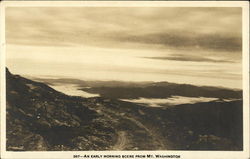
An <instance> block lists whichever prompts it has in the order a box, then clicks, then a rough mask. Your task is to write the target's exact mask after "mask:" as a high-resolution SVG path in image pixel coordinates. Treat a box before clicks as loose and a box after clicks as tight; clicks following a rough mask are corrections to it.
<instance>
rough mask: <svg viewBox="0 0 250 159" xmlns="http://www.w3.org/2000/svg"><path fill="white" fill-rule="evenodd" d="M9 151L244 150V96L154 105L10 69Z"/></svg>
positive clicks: (8, 84) (8, 101) (8, 105)
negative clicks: (88, 93)
mask: <svg viewBox="0 0 250 159" xmlns="http://www.w3.org/2000/svg"><path fill="white" fill-rule="evenodd" d="M6 72H7V73H6V81H7V83H6V86H7V90H6V93H7V110H6V113H7V114H6V115H7V120H6V122H7V123H6V124H7V150H9V151H34V150H36V151H50V150H64V151H65V150H68V151H73V150H75V151H78V150H166V149H168V150H242V100H238V101H231V102H225V101H214V102H204V103H197V104H185V105H177V106H175V107H167V108H164V107H163V108H152V107H147V106H143V105H137V104H134V103H130V102H124V101H120V100H118V99H109V98H105V97H94V98H82V97H74V96H67V95H65V94H63V93H60V92H57V91H55V90H54V89H52V88H50V87H48V86H47V85H46V84H43V83H40V82H35V81H32V80H28V79H26V78H23V77H21V76H18V75H12V74H11V73H10V72H9V71H8V70H7V71H6Z"/></svg>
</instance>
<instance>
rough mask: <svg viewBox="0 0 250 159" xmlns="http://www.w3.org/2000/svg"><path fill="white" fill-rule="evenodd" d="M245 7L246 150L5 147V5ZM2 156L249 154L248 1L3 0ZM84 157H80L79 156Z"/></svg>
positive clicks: (228, 157)
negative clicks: (23, 149) (17, 149)
mask: <svg viewBox="0 0 250 159" xmlns="http://www.w3.org/2000/svg"><path fill="white" fill-rule="evenodd" d="M35 6H39V7H41V6H44V7H45V6H46V7H242V19H243V20H242V22H243V24H242V27H243V28H242V37H243V49H242V51H243V56H242V58H243V60H242V61H243V62H242V63H243V64H242V65H243V67H242V68H243V87H242V88H243V103H244V106H243V116H244V120H243V126H244V128H243V130H244V133H243V138H244V148H243V149H244V151H70V152H68V151H67V152H66V151H49V152H48V151H47V152H42V151H33V152H9V151H8V152H7V151H6V150H5V148H6V144H5V143H6V133H5V131H3V130H6V125H5V121H6V111H5V110H6V100H5V99H6V92H5V8H6V7H35ZM0 20H1V28H0V29H1V45H0V47H1V48H0V49H1V54H0V60H1V100H0V101H1V158H8V159H10V158H11V159H15V158H25V159H28V158H32V159H33V158H51V159H52V158H60V159H64V158H73V155H84V154H89V155H90V154H94V155H98V154H99V155H101V154H102V155H103V154H107V155H108V154H111V155H117V154H119V155H123V154H124V155H126V154H127V155H131V154H165V155H181V158H185V159H205V158H209V159H211V158H217V159H219V158H225V159H247V158H249V142H250V141H249V3H248V2H244V1H168V2H166V1H8V2H6V1H4V2H1V19H0ZM80 159H81V158H80Z"/></svg>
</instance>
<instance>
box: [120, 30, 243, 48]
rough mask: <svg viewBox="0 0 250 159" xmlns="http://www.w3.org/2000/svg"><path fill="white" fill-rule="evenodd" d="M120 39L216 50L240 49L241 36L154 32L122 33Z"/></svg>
mask: <svg viewBox="0 0 250 159" xmlns="http://www.w3.org/2000/svg"><path fill="white" fill-rule="evenodd" d="M117 39H118V40H120V41H126V42H136V43H144V44H149V45H154V44H156V45H163V46H165V47H172V48H180V49H182V48H194V49H207V50H218V51H241V47H242V46H241V45H242V44H241V38H240V37H233V36H230V35H229V36H228V35H220V34H212V35H210V34H191V35H190V34H185V33H165V32H162V33H156V34H146V35H127V36H126V35H125V36H124V35H122V36H120V37H117Z"/></svg>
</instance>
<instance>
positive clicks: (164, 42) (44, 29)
mask: <svg viewBox="0 0 250 159" xmlns="http://www.w3.org/2000/svg"><path fill="white" fill-rule="evenodd" d="M104 17H105V18H104ZM6 40H7V43H10V44H22V45H40V46H41V45H52V46H54V45H56V46H61V45H95V46H99V47H120V48H121V47H132V48H137V47H135V46H136V45H138V46H139V45H143V47H144V48H150V47H162V46H164V47H170V48H171V47H173V48H176V49H183V48H193V49H203V50H206V49H207V50H217V51H231V52H232V51H240V50H241V9H240V8H237V7H234V8H223V7H221V8H218V7H209V8H199V7H198V8H192V7H191V8H189V7H186V8H185V7H182V8H175V7H170V8H169V7H156V8H155V7H145V8H144V7H131V8H130V7H119V8H117V7H101V8H98V7H77V8H72V7H71V8H70V7H69V8H67V7H34V8H33V7H16V8H15V7H9V8H7V9H6Z"/></svg>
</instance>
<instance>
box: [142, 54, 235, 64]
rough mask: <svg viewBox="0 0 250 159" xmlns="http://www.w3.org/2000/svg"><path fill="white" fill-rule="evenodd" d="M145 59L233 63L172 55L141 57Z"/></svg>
mask: <svg viewBox="0 0 250 159" xmlns="http://www.w3.org/2000/svg"><path fill="white" fill-rule="evenodd" d="M143 58H147V59H155V60H172V61H190V62H215V63H216V62H223V63H234V62H233V61H229V60H216V59H212V58H207V57H201V56H193V55H188V56H185V55H178V54H177V55H173V56H166V57H143Z"/></svg>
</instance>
